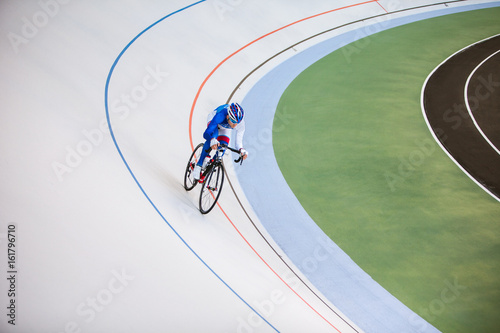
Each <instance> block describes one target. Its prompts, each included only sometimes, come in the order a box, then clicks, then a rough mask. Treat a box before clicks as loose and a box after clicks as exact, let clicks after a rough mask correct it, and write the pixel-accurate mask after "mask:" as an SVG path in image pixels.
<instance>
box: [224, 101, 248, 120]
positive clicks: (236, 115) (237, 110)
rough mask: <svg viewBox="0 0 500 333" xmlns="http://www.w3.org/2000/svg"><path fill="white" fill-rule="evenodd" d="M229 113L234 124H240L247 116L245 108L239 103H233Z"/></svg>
mask: <svg viewBox="0 0 500 333" xmlns="http://www.w3.org/2000/svg"><path fill="white" fill-rule="evenodd" d="M227 113H228V115H229V119H231V121H232V122H233V123H234V124H239V123H240V122H241V121H242V120H243V116H244V115H245V112H244V111H243V108H242V107H241V106H240V105H239V104H238V103H231V105H229V110H228V111H227Z"/></svg>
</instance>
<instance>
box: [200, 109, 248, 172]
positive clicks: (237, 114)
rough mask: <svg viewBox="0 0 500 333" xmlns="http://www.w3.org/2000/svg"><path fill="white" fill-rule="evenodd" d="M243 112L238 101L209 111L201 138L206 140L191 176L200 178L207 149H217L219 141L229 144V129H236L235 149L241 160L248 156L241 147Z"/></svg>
mask: <svg viewBox="0 0 500 333" xmlns="http://www.w3.org/2000/svg"><path fill="white" fill-rule="evenodd" d="M244 115H245V112H244V111H243V108H242V107H241V106H240V105H239V104H238V103H231V104H223V105H221V106H219V107H218V108H216V109H215V110H214V111H212V112H210V113H209V115H208V118H207V122H208V125H207V129H206V130H205V132H204V133H203V138H204V139H205V140H206V141H205V144H204V145H203V149H202V151H201V156H200V159H199V160H198V162H197V163H196V166H195V167H194V170H193V178H194V179H195V180H196V181H198V180H199V179H200V173H201V169H202V167H203V162H204V161H205V158H206V157H207V156H208V152H207V151H209V149H217V147H218V146H219V143H220V142H222V143H224V144H225V145H229V140H230V136H231V130H232V129H234V130H236V147H235V148H236V149H238V150H239V151H240V154H241V156H242V157H243V160H245V159H246V158H247V156H248V153H247V151H246V150H245V149H243V134H244V133H245V121H244V120H243V117H244Z"/></svg>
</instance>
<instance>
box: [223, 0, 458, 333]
mask: <svg viewBox="0 0 500 333" xmlns="http://www.w3.org/2000/svg"><path fill="white" fill-rule="evenodd" d="M465 1H466V0H454V1H444V2H440V3H435V4H430V5H422V6H415V7H411V8H405V9H401V10H396V11H392V12H388V13H383V14H379V15H374V16H370V17H367V18H364V19H360V20H356V21H353V22H350V23H346V24H342V25H340V26H337V27H335V28H331V29H327V30H324V31H322V32H319V33H317V34H315V35H312V36H310V37H308V38H305V39H303V40H301V41H299V42H297V43H295V44H293V45H291V46H289V47H287V48H285V49H283V50H281V51H280V52H278V53H276V54H274V55H273V56H271V57H269V58H268V59H267V60H265V61H264V62H262V63H261V64H259V65H258V66H257V67H255V68H254V69H253V70H252V71H250V72H249V73H248V74H247V75H246V76H245V77H244V78H243V79H242V80H241V81H240V82H239V83H238V84H237V85H236V87H235V88H234V89H233V91H232V92H231V94H230V95H229V97H228V98H227V101H226V103H229V102H230V101H231V100H232V98H233V96H234V94H235V93H236V91H237V90H238V89H239V88H240V87H241V85H242V84H243V83H244V82H245V81H246V80H247V79H248V78H249V77H250V76H251V75H253V74H254V73H255V72H256V71H257V70H259V69H260V68H261V67H262V66H264V65H265V64H266V63H268V62H269V61H271V60H272V59H274V58H276V57H278V56H279V55H280V54H283V53H285V52H286V51H288V50H290V49H293V48H294V47H295V46H297V45H300V44H302V43H304V42H306V41H309V40H311V39H314V38H316V37H318V36H321V35H324V34H326V33H329V32H331V31H335V30H338V29H340V28H343V27H347V26H350V25H353V24H356V23H359V22H363V21H367V20H372V19H375V18H379V17H384V16H388V15H391V14H397V13H402V12H406V11H412V10H416V9H421V8H430V7H435V6H442V5H445V6H447V4H451V3H458V2H465ZM367 36H368V35H367ZM365 37H366V36H365ZM224 172H225V173H226V179H227V180H228V182H229V186H230V187H231V191H233V194H234V196H235V197H236V200H237V201H238V204H239V205H240V207H241V209H242V210H243V212H244V213H245V215H246V216H247V218H248V220H249V221H250V223H252V225H253V226H254V228H255V230H256V231H257V232H258V233H259V235H260V236H261V237H262V239H264V241H265V242H266V243H267V244H268V246H269V247H270V248H271V249H272V250H273V252H274V253H275V254H276V255H277V256H278V257H279V258H280V259H281V261H282V262H283V263H284V264H285V266H286V267H287V268H288V269H289V270H290V271H291V272H292V273H293V275H295V276H296V277H297V278H298V279H299V281H300V282H302V284H303V285H304V286H305V287H306V288H307V289H309V291H310V292H311V293H312V294H313V295H314V296H316V297H317V298H318V299H319V300H320V301H321V302H322V303H323V304H324V305H325V306H326V307H327V308H328V309H330V310H331V311H332V312H333V313H334V314H335V315H336V316H337V317H339V318H340V319H341V320H342V321H344V322H345V323H346V324H347V325H348V326H350V327H351V328H352V329H353V330H354V331H356V332H358V333H359V331H358V330H357V329H356V328H354V327H352V325H351V324H350V323H349V322H348V321H346V320H345V319H344V318H343V317H342V316H341V315H339V314H338V313H337V312H336V311H335V310H334V309H332V308H331V307H330V306H329V305H328V304H327V302H325V300H324V299H323V298H322V297H320V296H319V295H318V294H317V293H316V292H315V291H314V290H312V288H311V287H310V286H309V285H308V284H307V283H306V282H305V281H304V280H303V279H302V278H301V277H300V276H299V275H298V274H297V273H296V272H295V270H293V269H292V268H291V267H290V265H289V264H288V263H287V262H286V261H285V259H283V257H282V256H281V255H280V254H279V253H278V251H277V250H276V249H275V248H274V246H272V245H271V243H270V242H269V241H268V240H267V238H266V237H265V236H264V235H263V234H262V232H261V231H260V229H259V228H258V227H257V225H256V224H255V222H254V221H253V220H252V218H251V217H250V215H249V214H248V212H247V210H246V209H245V207H244V205H243V203H242V202H241V200H240V198H239V197H238V194H237V193H236V191H235V189H234V187H233V184H232V182H231V178H230V177H229V175H228V174H227V171H226V170H224Z"/></svg>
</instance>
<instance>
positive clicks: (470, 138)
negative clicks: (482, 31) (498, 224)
mask: <svg viewBox="0 0 500 333" xmlns="http://www.w3.org/2000/svg"><path fill="white" fill-rule="evenodd" d="M498 50H500V35H497V36H494V37H491V38H489V39H486V40H484V41H481V42H478V43H476V44H473V45H471V46H469V47H467V48H466V49H464V50H462V51H460V52H457V53H455V54H454V55H453V56H451V57H450V58H448V59H447V60H446V61H445V62H443V63H442V64H441V65H440V66H439V67H438V68H437V69H436V70H435V71H434V72H433V73H432V74H431V75H430V76H429V77H428V79H427V82H426V84H425V85H424V88H423V92H422V107H423V111H424V114H425V117H426V118H427V120H428V124H429V127H430V128H431V130H432V132H433V133H434V136H435V138H436V139H437V140H438V141H439V142H440V144H441V146H442V147H443V148H444V149H445V151H446V152H447V153H448V154H449V155H450V156H451V157H452V158H453V159H454V160H455V162H456V163H457V164H458V165H459V166H460V167H461V168H462V169H463V170H464V172H466V173H467V174H468V175H469V176H470V177H471V178H472V179H473V180H474V181H475V182H476V183H477V184H478V185H480V186H481V187H482V188H483V189H485V190H486V191H487V192H488V193H490V194H491V195H492V196H493V197H495V198H496V199H497V200H500V172H499V171H498V170H500V154H498V152H497V151H496V150H495V149H494V148H493V147H492V146H491V145H490V144H489V143H488V141H486V140H485V138H484V137H483V136H482V135H481V133H480V131H478V129H477V128H476V126H475V124H474V118H477V119H478V123H479V124H480V127H481V128H484V129H485V131H486V132H487V133H488V136H490V137H492V138H493V141H494V142H496V143H497V144H498V142H499V138H498V133H499V132H500V121H499V119H500V117H499V112H498V105H499V103H500V90H499V89H498V87H499V86H500V83H499V75H500V73H499V72H498V66H495V64H498V61H499V59H500V57H497V56H495V57H492V58H491V59H490V60H491V61H487V62H486V63H485V65H484V66H481V67H480V68H479V70H478V71H476V73H475V74H474V75H473V77H472V79H471V80H470V85H469V87H468V89H467V96H468V102H469V103H467V102H466V100H465V95H464V90H465V86H466V83H467V82H468V77H469V76H470V75H471V73H472V72H473V71H474V69H475V68H476V67H478V65H479V64H480V63H481V62H483V61H484V60H485V59H486V58H488V57H489V56H491V55H492V54H493V53H495V52H496V51H498ZM467 105H468V106H469V108H470V109H471V111H472V114H473V116H474V118H472V117H471V116H470V114H469V112H467Z"/></svg>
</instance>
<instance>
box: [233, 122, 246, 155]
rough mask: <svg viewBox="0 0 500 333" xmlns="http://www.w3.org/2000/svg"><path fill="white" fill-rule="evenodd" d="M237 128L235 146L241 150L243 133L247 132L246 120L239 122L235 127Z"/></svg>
mask: <svg viewBox="0 0 500 333" xmlns="http://www.w3.org/2000/svg"><path fill="white" fill-rule="evenodd" d="M235 130H236V140H235V141H236V144H235V148H236V149H238V150H240V149H241V148H243V135H244V134H245V120H243V121H242V122H241V123H239V124H238V126H236V127H235Z"/></svg>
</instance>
